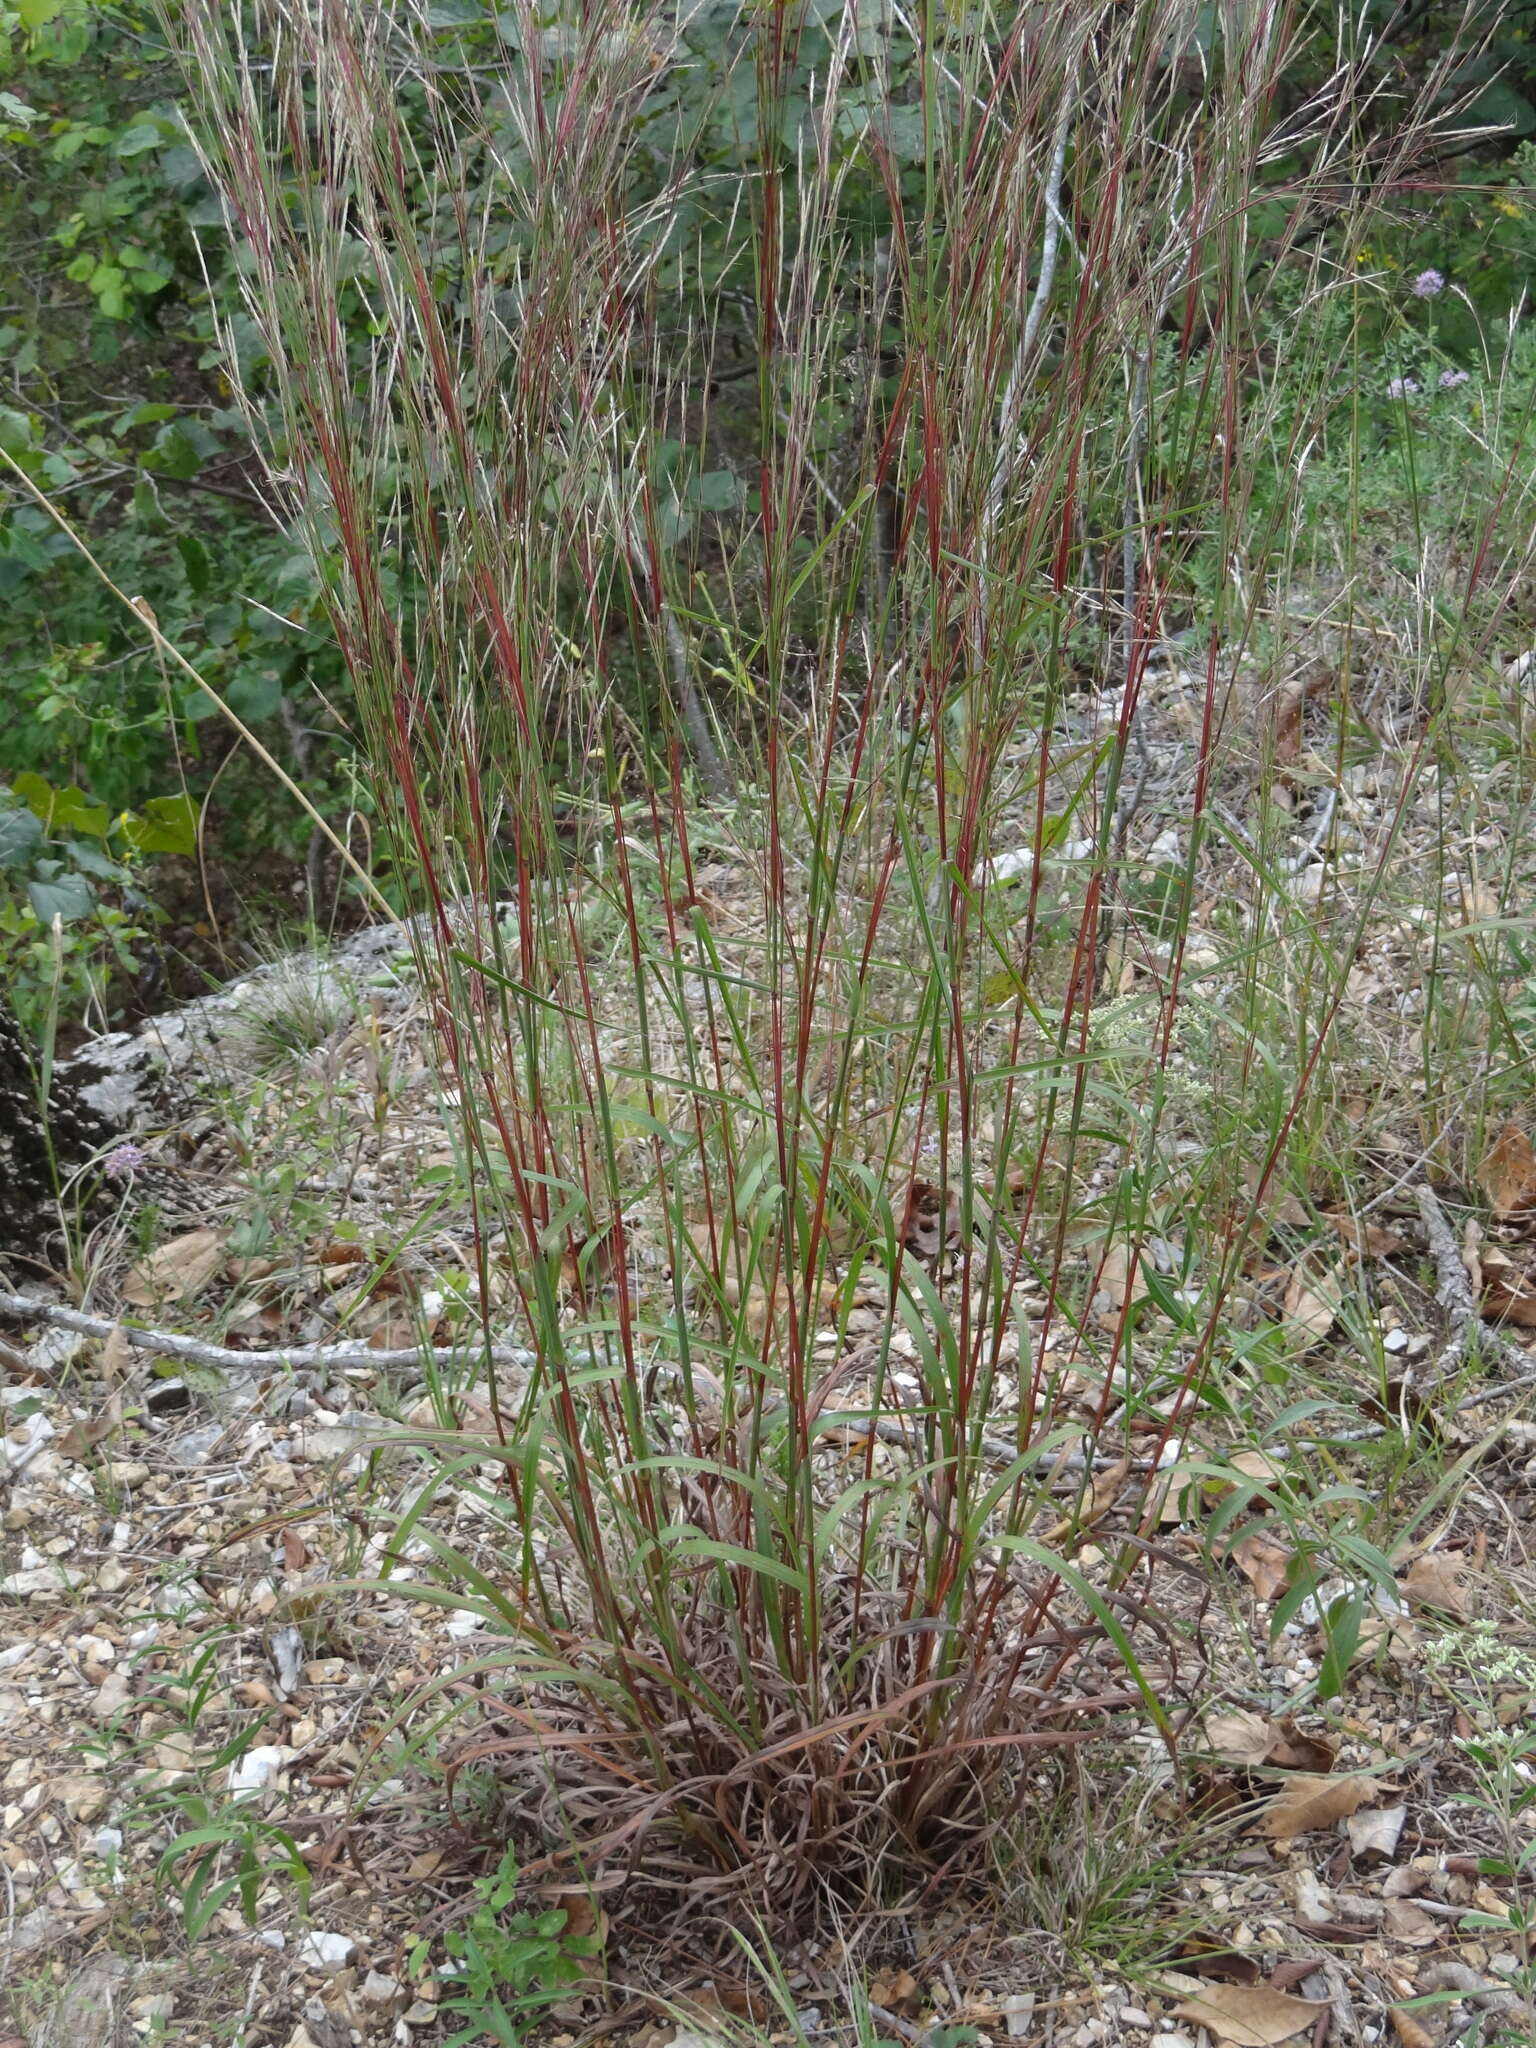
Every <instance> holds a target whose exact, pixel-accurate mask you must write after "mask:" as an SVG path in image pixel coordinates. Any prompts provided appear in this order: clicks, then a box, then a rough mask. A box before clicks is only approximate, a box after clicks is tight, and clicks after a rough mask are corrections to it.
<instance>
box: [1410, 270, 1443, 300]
mask: <svg viewBox="0 0 1536 2048" xmlns="http://www.w3.org/2000/svg"><path fill="white" fill-rule="evenodd" d="M1444 290H1445V279H1444V278H1443V277H1442V276H1441V275H1440V273H1439V271H1438V270H1421V271H1420V272H1419V274H1418V276H1417V277H1416V278H1415V279H1414V280H1413V296H1414V297H1415V298H1416V299H1432V298H1434V296H1435V294H1436V293H1437V292H1443V291H1444Z"/></svg>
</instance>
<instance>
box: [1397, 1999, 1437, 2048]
mask: <svg viewBox="0 0 1536 2048" xmlns="http://www.w3.org/2000/svg"><path fill="white" fill-rule="evenodd" d="M1389 2009H1390V2011H1391V2014H1392V2029H1393V2032H1394V2033H1395V2034H1396V2035H1397V2038H1398V2042H1399V2044H1400V2048H1435V2037H1434V2035H1433V2034H1432V2033H1431V2032H1430V2031H1429V2029H1428V2027H1425V2026H1421V2025H1420V2023H1419V2021H1418V2020H1417V2018H1416V2017H1415V2016H1414V2015H1413V2014H1412V2013H1411V2012H1404V2010H1403V2008H1402V2007H1401V2006H1400V2005H1394V2006H1392V2007H1390V2008H1389Z"/></svg>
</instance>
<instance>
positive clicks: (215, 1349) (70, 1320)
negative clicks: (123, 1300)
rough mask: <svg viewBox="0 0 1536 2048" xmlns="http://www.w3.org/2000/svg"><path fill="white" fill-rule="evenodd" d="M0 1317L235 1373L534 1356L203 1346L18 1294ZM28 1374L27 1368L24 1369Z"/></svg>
mask: <svg viewBox="0 0 1536 2048" xmlns="http://www.w3.org/2000/svg"><path fill="white" fill-rule="evenodd" d="M0 1316H10V1317H12V1318H14V1319H15V1320H16V1321H17V1322H33V1323H45V1324H47V1326H48V1327H49V1328H50V1329H54V1330H73V1331H75V1332H76V1334H77V1335H79V1336H82V1337H102V1338H105V1337H110V1336H111V1335H112V1333H113V1332H114V1331H116V1332H117V1333H118V1335H119V1336H120V1337H121V1338H122V1339H123V1341H124V1343H126V1344H131V1345H132V1346H133V1348H134V1350H135V1351H153V1352H156V1353H158V1354H159V1355H160V1356H161V1357H164V1358H182V1359H185V1360H186V1361H187V1363H188V1364H189V1365H217V1366H223V1367H225V1368H227V1369H231V1370H233V1371H236V1372H260V1371H264V1370H266V1369H268V1368H271V1369H273V1370H276V1371H297V1370H299V1369H300V1368H302V1367H305V1366H326V1367H331V1368H334V1369H337V1370H345V1368H347V1367H348V1366H372V1367H374V1368H375V1369H376V1370H380V1371H397V1370H399V1369H400V1368H402V1367H407V1366H419V1365H424V1364H426V1363H427V1362H428V1361H430V1362H431V1363H433V1364H435V1365H463V1364H466V1363H469V1362H478V1363H481V1364H484V1363H486V1362H487V1361H489V1363H490V1364H492V1365H506V1366H514V1367H521V1368H522V1369H523V1370H524V1371H526V1370H528V1369H529V1368H530V1367H532V1366H533V1365H535V1364H536V1363H537V1362H538V1360H537V1354H536V1353H535V1352H532V1351H525V1350H524V1349H523V1348H522V1347H521V1346H520V1345H514V1344H491V1345H489V1346H487V1345H484V1344H472V1343H465V1344H442V1345H437V1346H433V1345H410V1346H407V1347H406V1348H405V1349H403V1350H398V1351H373V1350H370V1349H369V1347H368V1346H367V1345H366V1344H280V1345H274V1346H273V1347H272V1348H271V1349H269V1350H251V1351H238V1350H236V1349H234V1348H233V1346H231V1345H228V1344H209V1343H207V1342H205V1341H204V1340H203V1339H202V1338H201V1337H186V1336H182V1335H181V1334H180V1333H178V1332H176V1331H173V1330H146V1329H143V1328H141V1327H140V1326H139V1325H138V1324H137V1323H125V1322H123V1321H121V1320H120V1319H119V1318H117V1317H114V1316H88V1315H86V1314H85V1313H84V1311H83V1310H81V1309H77V1308H65V1307H64V1306H63V1304H62V1303H60V1302H51V1301H32V1300H30V1299H29V1298H28V1297H27V1296H26V1295H24V1294H9V1293H6V1292H4V1291H3V1290H0ZM28 1369H29V1370H32V1369H33V1368H32V1367H31V1366H30V1364H29V1366H28Z"/></svg>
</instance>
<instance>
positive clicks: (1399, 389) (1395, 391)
mask: <svg viewBox="0 0 1536 2048" xmlns="http://www.w3.org/2000/svg"><path fill="white" fill-rule="evenodd" d="M1418 389H1419V387H1418V385H1417V383H1416V382H1415V381H1414V379H1413V378H1412V377H1394V378H1393V379H1392V382H1391V383H1390V384H1389V385H1388V386H1387V396H1388V398H1413V397H1415V396H1416V395H1417V393H1418Z"/></svg>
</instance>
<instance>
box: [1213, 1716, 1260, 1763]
mask: <svg viewBox="0 0 1536 2048" xmlns="http://www.w3.org/2000/svg"><path fill="white" fill-rule="evenodd" d="M1274 1739H1275V1724H1274V1722H1273V1721H1271V1720H1270V1718H1269V1716H1268V1714H1254V1713H1250V1712H1249V1710H1248V1709H1247V1708H1246V1707H1228V1708H1223V1710H1222V1711H1221V1712H1220V1713H1219V1714H1207V1715H1206V1717H1205V1746H1206V1748H1207V1749H1208V1750H1209V1751H1210V1752H1211V1754H1212V1756H1215V1757H1219V1758H1220V1759H1221V1761H1222V1762H1223V1763H1227V1764H1246V1765H1250V1766H1256V1765H1259V1764H1262V1763H1264V1762H1266V1761H1267V1760H1268V1757H1269V1751H1270V1745H1271V1744H1272V1743H1273V1741H1274Z"/></svg>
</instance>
